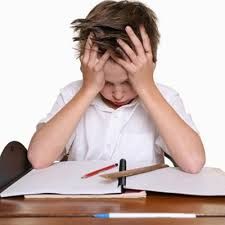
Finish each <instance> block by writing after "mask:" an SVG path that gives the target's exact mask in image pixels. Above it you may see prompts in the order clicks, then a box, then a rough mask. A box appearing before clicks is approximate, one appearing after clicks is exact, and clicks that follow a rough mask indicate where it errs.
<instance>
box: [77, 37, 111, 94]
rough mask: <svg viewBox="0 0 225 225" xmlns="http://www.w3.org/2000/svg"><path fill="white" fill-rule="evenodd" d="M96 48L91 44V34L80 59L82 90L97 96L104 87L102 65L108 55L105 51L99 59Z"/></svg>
mask: <svg viewBox="0 0 225 225" xmlns="http://www.w3.org/2000/svg"><path fill="white" fill-rule="evenodd" d="M97 52H98V46H97V45H96V44H93V42H92V40H91V34H90V35H89V36H88V39H87V42H86V44H85V51H84V55H83V56H82V57H81V71H82V73H83V88H84V89H87V90H89V91H94V93H95V94H98V92H99V91H100V90H102V88H103V87H104V85H105V76H104V71H103V68H104V65H105V63H106V61H107V60H108V58H109V56H110V53H109V50H107V51H106V52H105V53H104V54H103V55H102V56H101V58H98V57H97Z"/></svg>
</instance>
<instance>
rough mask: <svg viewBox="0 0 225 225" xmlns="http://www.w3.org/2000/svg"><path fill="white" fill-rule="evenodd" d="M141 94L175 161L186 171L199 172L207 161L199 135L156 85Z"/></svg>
mask: <svg viewBox="0 0 225 225" xmlns="http://www.w3.org/2000/svg"><path fill="white" fill-rule="evenodd" d="M139 96H140V98H141V100H142V101H143V104H144V105H145V107H146V109H147V111H148V113H149V115H150V116H151V118H152V119H153V121H154V122H155V125H156V127H157V128H158V130H159V134H160V135H161V137H162V138H163V140H164V142H165V144H166V146H167V148H168V150H169V154H170V155H171V157H172V158H173V159H174V161H175V162H176V163H177V164H178V166H179V167H180V168H181V169H183V170H184V171H186V172H191V173H195V172H198V171H199V170H200V169H201V168H202V166H203V165H204V162H205V152H204V147H203V144H202V141H201V138H200V137H199V135H198V134H197V133H196V132H195V131H194V130H193V129H192V128H191V127H190V126H188V125H187V124H186V122H184V121H183V120H182V119H181V118H180V116H179V115H178V114H177V113H176V111H175V110H174V109H173V108H172V107H171V106H170V105H169V104H168V103H167V101H166V100H165V99H164V98H163V96H162V95H161V93H160V92H159V90H158V88H157V87H156V86H155V85H152V86H151V87H149V88H148V89H145V90H142V91H141V92H140V93H139Z"/></svg>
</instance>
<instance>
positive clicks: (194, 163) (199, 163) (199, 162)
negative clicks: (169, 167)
mask: <svg viewBox="0 0 225 225" xmlns="http://www.w3.org/2000/svg"><path fill="white" fill-rule="evenodd" d="M205 161H206V158H205V154H204V153H203V154H200V155H198V156H195V157H193V158H192V159H191V160H190V161H189V162H188V163H187V165H186V167H185V168H184V171H185V172H187V173H191V174H197V173H199V172H200V171H201V169H202V168H203V167H204V165H205Z"/></svg>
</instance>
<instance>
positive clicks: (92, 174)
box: [81, 163, 118, 178]
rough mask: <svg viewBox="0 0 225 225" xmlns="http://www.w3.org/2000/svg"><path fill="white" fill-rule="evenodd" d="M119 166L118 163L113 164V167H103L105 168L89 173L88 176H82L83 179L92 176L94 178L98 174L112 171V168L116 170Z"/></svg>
mask: <svg viewBox="0 0 225 225" xmlns="http://www.w3.org/2000/svg"><path fill="white" fill-rule="evenodd" d="M117 166H118V163H115V164H112V165H110V166H106V167H103V168H101V169H98V170H95V171H92V172H90V173H87V174H85V175H84V176H82V177H81V178H88V177H92V176H94V175H96V174H98V173H100V172H102V171H106V170H110V169H112V168H114V167H117Z"/></svg>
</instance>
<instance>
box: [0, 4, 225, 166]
mask: <svg viewBox="0 0 225 225" xmlns="http://www.w3.org/2000/svg"><path fill="white" fill-rule="evenodd" d="M98 2H100V1H96V0H89V1H88V0H85V1H84V0H83V1H76V0H65V1H62V0H61V1H57V0H48V1H46V0H38V1H37V0H36V1H35V0H33V1H31V0H20V1H16V0H5V1H1V2H0V75H1V82H0V103H1V110H0V127H1V128H0V134H1V135H0V152H1V151H2V149H3V148H4V146H5V145H6V144H7V143H8V142H9V141H12V140H18V141H20V142H22V143H23V144H24V145H25V146H26V147H28V144H29V141H30V138H31V136H32V134H33V133H34V131H35V125H36V124H37V122H38V121H39V120H40V119H41V118H42V117H44V116H45V115H46V113H47V112H48V111H49V110H50V108H51V106H52V104H53V102H54V101H55V99H56V96H57V95H58V93H59V90H60V88H62V87H64V86H65V85H66V84H67V83H69V82H71V81H72V80H77V79H80V78H81V77H82V76H81V73H80V70H79V60H76V59H75V53H74V50H73V47H74V44H73V42H72V29H71V28H70V23H71V22H72V21H73V20H74V19H76V18H84V17H85V16H86V15H87V13H88V12H89V11H90V10H91V9H92V8H93V7H94V5H95V4H96V3H98ZM142 2H144V3H147V4H148V6H150V7H151V8H152V9H153V10H154V11H155V12H156V14H157V16H158V18H159V30H160V33H161V43H160V46H159V51H158V64H157V69H156V72H155V80H156V81H157V82H161V83H164V84H166V85H168V86H171V87H173V88H174V89H176V90H177V91H178V92H179V93H180V95H181V97H182V99H183V101H184V103H185V106H186V109H187V111H188V112H190V113H191V115H192V118H193V120H194V122H195V124H196V126H197V128H198V130H199V132H200V134H201V137H202V140H203V143H204V146H205V150H206V155H207V163H206V165H207V166H214V167H220V168H222V169H224V170H225V163H224V162H225V160H224V151H225V145H224V140H225V137H224V136H225V132H224V125H225V119H224V115H225V106H224V101H223V97H224V96H225V87H224V82H223V81H224V76H225V32H224V21H225V14H224V10H225V6H224V1H223V0H216V1H213V0H198V1H197V0H182V1H181V0H170V1H165V0H151V1H142Z"/></svg>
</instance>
